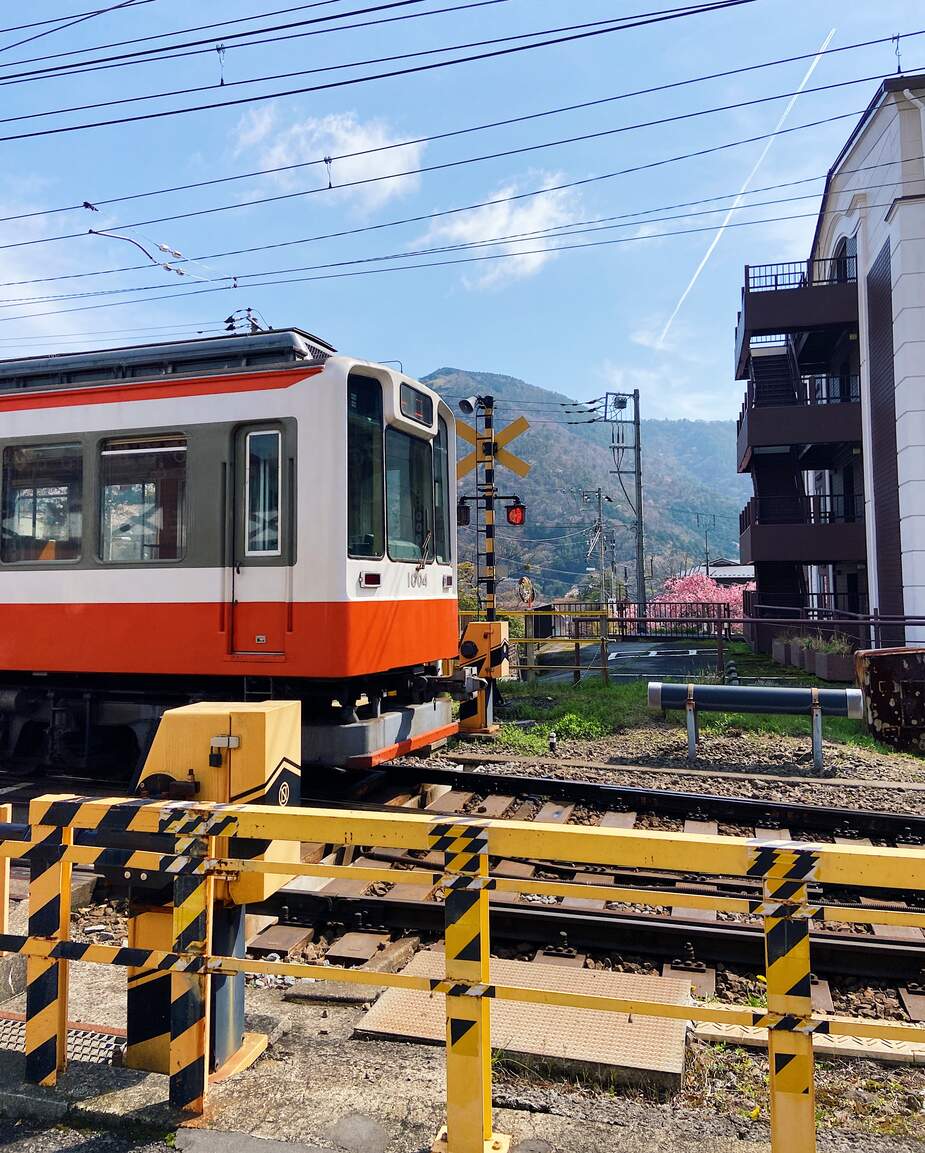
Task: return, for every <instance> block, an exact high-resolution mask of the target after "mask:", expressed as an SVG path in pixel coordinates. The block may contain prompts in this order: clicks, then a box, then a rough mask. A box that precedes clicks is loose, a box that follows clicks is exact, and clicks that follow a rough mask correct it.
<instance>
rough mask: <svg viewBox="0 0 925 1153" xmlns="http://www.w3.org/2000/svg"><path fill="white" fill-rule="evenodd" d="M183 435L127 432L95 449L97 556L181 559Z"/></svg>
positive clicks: (112, 560)
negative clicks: (97, 460)
mask: <svg viewBox="0 0 925 1153" xmlns="http://www.w3.org/2000/svg"><path fill="white" fill-rule="evenodd" d="M186 447H187V446H186V438H185V437H182V436H161V437H126V438H125V439H120V440H107V441H104V442H103V445H102V448H101V449H100V558H101V559H102V560H103V562H104V563H106V564H144V563H151V562H158V561H178V560H182V559H183V556H184V554H185V553H186V519H187V511H186Z"/></svg>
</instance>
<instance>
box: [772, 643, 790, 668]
mask: <svg viewBox="0 0 925 1153" xmlns="http://www.w3.org/2000/svg"><path fill="white" fill-rule="evenodd" d="M771 660H772V661H776V662H777V664H779V665H787V664H789V663H790V641H771Z"/></svg>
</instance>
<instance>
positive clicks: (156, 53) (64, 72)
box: [3, 0, 756, 81]
mask: <svg viewBox="0 0 925 1153" xmlns="http://www.w3.org/2000/svg"><path fill="white" fill-rule="evenodd" d="M421 3H425V0H389V3H387V4H382V5H379V6H377V7H373V8H366V9H356V10H354V11H352V12H340V13H336V14H333V15H331V16H320V17H315V18H314V19H312V20H302V21H290V22H289V23H288V24H281V25H279V26H278V27H277V28H263V29H252V30H250V31H248V32H240V33H235V34H233V35H232V36H228V37H218V38H216V37H209V38H208V39H205V40H200V41H190V42H189V43H188V44H174V45H165V46H163V47H162V48H152V49H147V50H146V51H144V52H136V53H122V54H120V55H118V56H111V57H100V58H99V59H98V60H91V61H75V62H74V63H73V64H70V65H57V66H49V67H48V68H38V69H31V70H29V71H27V72H22V73H11V74H9V75H8V76H5V77H3V79H4V80H10V81H13V80H19V79H25V80H28V79H44V80H51V79H55V78H57V77H59V76H75V75H83V74H85V73H87V72H95V71H100V70H102V69H105V68H106V67H107V66H108V67H116V68H121V67H125V66H127V65H128V64H132V63H139V64H152V63H154V64H156V63H162V62H165V61H170V60H177V59H181V58H182V57H186V56H195V55H203V54H211V53H212V52H213V51H215V48H216V45H217V42H218V40H219V39H220V40H221V43H222V46H223V47H224V48H225V49H226V50H231V49H233V48H243V47H249V46H251V45H261V44H271V43H276V42H279V41H291V40H296V39H300V38H302V37H305V36H313V35H324V34H327V33H328V32H332V31H333V32H340V31H349V30H351V29H354V28H367V27H370V26H372V25H375V24H387V23H396V22H398V21H401V20H409V19H419V18H420V17H423V16H428V15H440V14H443V13H444V12H453V11H459V10H460V8H462V7H463V5H456V6H452V7H449V8H441V9H433V10H430V11H428V12H423V13H409V14H405V15H400V16H392V17H387V18H380V19H377V20H370V21H365V22H363V23H358V24H344V25H340V26H337V27H334V28H319V29H313V30H310V31H308V32H293V31H291V29H293V28H299V27H302V26H304V25H307V24H320V23H326V22H328V21H331V20H342V19H344V18H346V17H349V16H356V15H364V14H368V13H370V12H376V11H382V10H385V9H390V8H398V7H403V6H405V5H410V4H421ZM753 3H756V0H696V2H692V3H689V4H685V5H682V6H681V7H677V8H660V9H655V10H653V11H651V12H643V13H633V14H632V15H627V16H611V17H608V18H606V19H604V20H592V21H586V22H584V23H583V24H575V25H568V26H566V28H554V29H546V30H541V31H537V32H533V33H529V32H528V33H523V36H541V35H546V34H548V33H552V32H561V31H565V30H568V29H591V28H600V27H601V26H602V25H614V26H616V30H619V29H620V28H633V27H637V26H638V24H639V22H640V21H643V22H646V23H647V22H654V23H661V22H662V21H664V20H672V19H678V18H681V17H685V16H690V15H700V14H701V13H704V12H712V11H716V10H722V9H725V8H732V7H738V6H740V5H742V4H753ZM281 29H285V30H286V31H285V33H284V34H283V35H282V36H277V37H267V38H266V39H264V40H248V41H246V42H242V43H238V44H235V43H229V41H233V40H235V39H236V38H239V37H253V36H256V35H259V34H260V33H261V32H268V31H279V30H281ZM515 38H516V37H515ZM486 43H490V41H486ZM195 45H204V47H195ZM187 47H189V48H191V49H193V50H191V51H189V52H186V51H177V49H181V48H187ZM168 52H169V53H171V54H170V55H167V54H166V53H168ZM136 58H138V59H136ZM10 66H11V67H13V66H14V65H10Z"/></svg>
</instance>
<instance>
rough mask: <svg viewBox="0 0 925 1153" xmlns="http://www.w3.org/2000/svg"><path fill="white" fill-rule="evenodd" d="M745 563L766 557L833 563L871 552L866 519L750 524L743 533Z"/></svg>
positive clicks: (811, 562)
mask: <svg viewBox="0 0 925 1153" xmlns="http://www.w3.org/2000/svg"><path fill="white" fill-rule="evenodd" d="M739 550H740V555H741V561H742V564H760V563H761V562H762V561H779V562H794V563H797V564H833V563H835V562H836V561H863V560H865V558H866V556H867V544H866V537H865V533H864V522H863V521H854V522H850V523H836V524H754V523H751V524H747V525H746V526H745V528H744V531H743V532H742V534H741V536H740V537H739Z"/></svg>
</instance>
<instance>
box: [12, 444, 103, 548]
mask: <svg viewBox="0 0 925 1153" xmlns="http://www.w3.org/2000/svg"><path fill="white" fill-rule="evenodd" d="M2 487H3V501H2V509H3V511H2V521H0V528H2V531H0V560H3V561H4V562H5V563H7V564H11V563H16V562H20V563H21V562H23V561H32V562H33V563H36V562H37V563H45V562H46V561H69V560H77V558H78V557H79V556H80V541H81V527H82V517H81V504H82V489H83V452H82V450H81V447H80V445H79V444H34V445H22V446H9V447H7V448H5V449H4V450H3V478H2Z"/></svg>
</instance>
